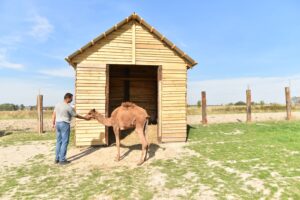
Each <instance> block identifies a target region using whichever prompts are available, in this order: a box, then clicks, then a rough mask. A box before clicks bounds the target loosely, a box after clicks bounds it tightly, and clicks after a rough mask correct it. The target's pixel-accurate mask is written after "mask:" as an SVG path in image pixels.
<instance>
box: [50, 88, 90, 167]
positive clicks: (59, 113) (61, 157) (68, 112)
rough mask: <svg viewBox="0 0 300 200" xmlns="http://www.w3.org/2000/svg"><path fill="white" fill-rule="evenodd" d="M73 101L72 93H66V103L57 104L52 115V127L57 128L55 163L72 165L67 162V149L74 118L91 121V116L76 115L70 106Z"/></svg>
mask: <svg viewBox="0 0 300 200" xmlns="http://www.w3.org/2000/svg"><path fill="white" fill-rule="evenodd" d="M72 100H73V95H72V94H71V93H66V94H65V96H64V101H63V102H61V103H58V104H56V106H55V108H54V112H53V115H52V125H53V128H54V127H55V128H56V153H55V155H56V156H55V163H59V164H61V165H65V164H68V163H70V161H67V160H66V154H67V148H68V144H69V139H70V123H71V119H72V117H76V118H79V119H85V120H90V119H91V117H89V116H85V117H84V116H80V115H78V114H76V113H75V111H74V109H73V108H72V107H71V106H70V105H69V103H71V102H72Z"/></svg>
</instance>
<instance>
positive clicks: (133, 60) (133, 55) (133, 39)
mask: <svg viewBox="0 0 300 200" xmlns="http://www.w3.org/2000/svg"><path fill="white" fill-rule="evenodd" d="M135 26H136V25H135V22H133V24H132V47H131V48H132V56H131V57H132V64H135V61H136V59H135V51H136V49H135V43H136V42H135V30H136V27H135Z"/></svg>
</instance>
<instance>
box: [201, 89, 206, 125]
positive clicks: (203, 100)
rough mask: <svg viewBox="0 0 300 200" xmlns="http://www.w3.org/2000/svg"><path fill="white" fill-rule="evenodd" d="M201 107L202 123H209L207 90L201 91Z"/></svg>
mask: <svg viewBox="0 0 300 200" xmlns="http://www.w3.org/2000/svg"><path fill="white" fill-rule="evenodd" d="M201 98H202V100H201V107H202V124H207V112H206V107H207V105H206V92H205V91H202V92H201Z"/></svg>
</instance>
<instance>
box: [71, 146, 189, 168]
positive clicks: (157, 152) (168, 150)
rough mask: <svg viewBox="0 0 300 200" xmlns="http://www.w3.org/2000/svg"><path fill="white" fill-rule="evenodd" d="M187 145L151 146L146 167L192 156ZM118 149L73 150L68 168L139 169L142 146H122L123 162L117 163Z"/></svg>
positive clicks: (90, 148)
mask: <svg viewBox="0 0 300 200" xmlns="http://www.w3.org/2000/svg"><path fill="white" fill-rule="evenodd" d="M185 145H186V144H185V143H167V144H159V145H158V144H151V145H150V148H149V152H148V156H147V161H146V162H145V163H144V165H148V164H150V163H151V162H153V161H155V160H158V159H163V160H165V159H172V158H175V157H178V156H182V155H191V154H192V151H191V150H189V149H186V148H184V146H185ZM116 151H117V150H116V147H115V146H111V147H88V148H83V149H79V148H72V149H70V150H69V152H68V159H69V160H70V161H72V163H71V164H70V165H69V166H68V167H69V168H71V169H87V168H114V167H121V166H124V167H129V168H134V167H137V163H138V161H139V159H140V156H141V145H140V144H135V145H132V146H125V145H121V148H120V151H121V160H120V161H119V162H116V161H115V160H114V157H115V155H116Z"/></svg>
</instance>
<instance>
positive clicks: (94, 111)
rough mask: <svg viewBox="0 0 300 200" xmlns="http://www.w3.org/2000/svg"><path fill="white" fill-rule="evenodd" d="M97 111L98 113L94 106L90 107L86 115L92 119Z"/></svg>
mask: <svg viewBox="0 0 300 200" xmlns="http://www.w3.org/2000/svg"><path fill="white" fill-rule="evenodd" d="M97 113H98V112H97V111H96V109H95V108H94V109H91V110H90V111H89V112H88V114H87V116H90V117H91V118H92V119H95V116H96V114H97Z"/></svg>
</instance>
